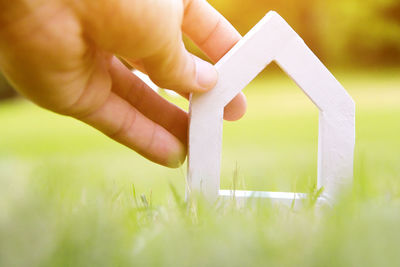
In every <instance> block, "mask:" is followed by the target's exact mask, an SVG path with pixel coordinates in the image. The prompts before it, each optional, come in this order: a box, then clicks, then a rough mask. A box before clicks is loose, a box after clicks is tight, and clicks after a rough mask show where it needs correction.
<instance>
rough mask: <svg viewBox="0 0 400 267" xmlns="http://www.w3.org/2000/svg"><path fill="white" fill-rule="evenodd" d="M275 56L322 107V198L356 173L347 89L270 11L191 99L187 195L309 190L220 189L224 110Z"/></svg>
mask: <svg viewBox="0 0 400 267" xmlns="http://www.w3.org/2000/svg"><path fill="white" fill-rule="evenodd" d="M272 61H275V62H276V63H277V64H278V65H279V66H280V67H281V68H282V69H283V70H284V71H285V72H286V73H287V74H288V75H289V76H290V77H291V78H292V79H293V80H294V81H295V82H296V84H297V85H298V86H299V87H300V88H301V89H302V90H303V92H304V93H305V94H306V95H307V96H308V97H309V98H310V99H311V101H312V102H313V103H314V104H315V105H316V106H317V107H318V109H319V138H318V181H317V186H318V188H321V187H322V186H323V187H324V190H323V193H322V195H321V196H320V199H319V200H325V201H328V202H332V201H333V200H334V199H335V197H336V195H337V193H338V192H339V191H340V190H341V188H342V187H344V186H349V185H350V184H351V182H352V176H353V153H354V144H355V104H354V102H353V100H352V98H351V97H350V96H349V94H348V93H347V92H346V90H345V89H344V88H343V87H342V86H341V85H340V83H339V82H338V81H337V80H336V79H335V78H334V77H333V75H332V74H331V73H330V72H329V71H328V70H327V69H326V67H325V66H324V65H323V64H322V63H321V62H320V60H319V59H318V58H317V57H316V56H315V55H314V54H313V53H312V51H311V50H310V49H309V48H308V47H307V45H306V44H305V43H304V42H303V40H302V39H301V38H300V37H299V36H298V35H297V34H296V32H295V31H294V30H293V29H292V28H291V27H290V26H289V25H288V24H287V23H286V21H285V20H284V19H283V18H282V17H280V16H279V15H278V14H277V13H276V12H273V11H271V12H269V13H268V14H267V15H266V16H265V17H264V18H263V19H262V20H261V21H260V22H259V23H258V24H257V25H256V26H255V27H254V28H253V29H252V30H251V31H250V32H249V33H247V34H246V36H244V37H243V38H242V39H241V40H240V41H239V42H238V43H237V44H236V45H235V46H234V47H233V48H232V49H231V50H230V51H229V52H228V53H227V54H226V55H225V56H224V57H223V58H222V59H221V60H220V61H219V62H218V63H217V64H216V65H215V67H216V69H217V71H218V73H219V79H218V82H217V84H216V86H215V88H213V89H212V90H211V91H209V92H206V93H198V94H193V95H192V97H191V100H190V124H189V151H188V174H187V183H188V187H187V196H190V194H191V193H193V192H199V193H202V194H204V195H205V197H206V198H208V199H209V200H211V201H214V200H216V198H217V197H218V196H221V197H232V196H233V195H235V197H237V198H238V197H239V198H247V197H265V198H270V199H271V200H273V201H275V200H276V201H286V202H291V201H292V200H293V199H297V198H300V199H301V198H305V197H306V194H298V193H289V192H251V191H235V192H232V191H230V190H220V162H221V147H222V125H223V111H224V107H225V105H226V104H228V103H229V102H230V101H231V100H232V99H233V97H234V96H235V95H237V94H238V93H239V92H240V91H241V90H242V89H243V88H244V87H245V86H246V85H247V84H248V83H249V82H250V81H251V80H253V79H254V78H255V77H256V76H257V75H258V74H259V73H260V72H261V71H262V70H263V69H264V68H265V67H266V66H267V65H268V64H270V63H271V62H272Z"/></svg>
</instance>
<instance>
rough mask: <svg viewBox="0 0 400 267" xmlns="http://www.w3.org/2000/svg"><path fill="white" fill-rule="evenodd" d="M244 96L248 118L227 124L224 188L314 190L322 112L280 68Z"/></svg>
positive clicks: (260, 78) (264, 75)
mask: <svg viewBox="0 0 400 267" xmlns="http://www.w3.org/2000/svg"><path fill="white" fill-rule="evenodd" d="M243 92H244V93H245V95H246V96H247V101H248V110H247V113H246V115H245V116H244V117H243V118H242V119H241V120H240V121H237V122H226V121H225V122H224V129H223V147H222V161H221V162H222V164H221V187H220V188H221V189H237V190H251V191H278V192H300V193H308V192H310V191H311V190H313V187H314V186H316V183H317V156H318V109H317V107H316V106H315V105H314V104H313V103H312V102H311V100H310V99H308V97H307V96H306V95H305V94H304V93H303V91H302V90H301V89H300V88H299V87H298V86H297V85H296V84H295V83H294V82H293V81H292V80H291V79H290V78H289V77H288V76H287V75H286V74H285V73H284V72H283V71H282V70H281V69H280V68H279V67H278V66H277V65H276V64H270V65H269V66H268V67H267V68H266V69H265V70H264V71H263V72H262V73H260V74H259V75H258V76H257V78H256V79H255V80H253V81H252V82H251V83H250V84H249V85H248V86H247V87H246V88H245V89H244V90H243Z"/></svg>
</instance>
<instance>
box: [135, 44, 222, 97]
mask: <svg viewBox="0 0 400 267" xmlns="http://www.w3.org/2000/svg"><path fill="white" fill-rule="evenodd" d="M142 63H143V67H144V69H145V70H146V72H147V74H148V75H149V77H150V78H151V80H152V81H153V82H154V83H155V84H157V85H158V86H160V87H162V88H167V89H171V90H174V91H177V92H179V93H189V92H204V91H208V90H210V89H212V88H213V87H214V86H215V84H216V83H217V79H218V74H217V71H216V69H215V67H214V66H213V65H211V64H210V63H208V62H207V61H204V60H202V59H200V58H198V57H196V56H195V55H193V54H191V53H189V52H188V51H187V50H186V48H185V46H184V44H183V42H182V40H180V39H179V40H178V41H175V42H171V44H170V45H168V46H164V47H163V48H162V49H161V50H160V51H158V52H156V53H155V54H154V55H151V56H149V57H146V58H143V59H142Z"/></svg>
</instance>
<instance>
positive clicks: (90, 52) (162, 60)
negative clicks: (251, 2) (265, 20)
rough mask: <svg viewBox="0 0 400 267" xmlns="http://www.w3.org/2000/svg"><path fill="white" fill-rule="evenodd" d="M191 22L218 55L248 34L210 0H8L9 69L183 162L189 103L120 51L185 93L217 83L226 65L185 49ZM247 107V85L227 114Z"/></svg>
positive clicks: (17, 80)
mask: <svg viewBox="0 0 400 267" xmlns="http://www.w3.org/2000/svg"><path fill="white" fill-rule="evenodd" d="M182 31H183V32H184V33H185V34H187V35H188V36H189V37H190V38H191V39H192V40H193V41H194V42H195V43H196V44H197V45H198V46H199V47H200V48H201V49H202V50H203V51H204V52H205V54H206V55H207V56H208V57H209V58H210V59H211V60H212V61H213V62H216V61H218V60H219V59H220V58H221V57H222V56H223V55H224V54H225V53H226V52H227V51H228V50H229V49H230V48H231V47H232V46H233V45H234V44H235V43H236V42H237V41H238V40H239V39H240V38H241V37H240V35H239V34H238V32H237V31H236V30H235V29H234V28H233V27H232V26H231V25H230V24H229V22H228V21H227V20H225V19H224V18H223V17H222V16H221V15H220V14H219V13H218V12H217V11H216V10H215V9H213V8H212V7H211V6H210V5H209V4H208V3H207V2H206V1H204V0H146V1H144V0H96V1H93V0H13V1H7V0H0V70H1V71H2V72H3V73H4V74H5V76H6V77H7V78H8V80H9V81H10V82H11V84H12V85H13V86H14V88H15V89H17V90H18V91H19V92H20V93H21V94H23V95H24V96H26V97H27V98H29V99H30V100H32V101H33V102H35V103H37V104H38V105H40V106H42V107H44V108H47V109H50V110H52V111H55V112H57V113H60V114H64V115H69V116H72V117H75V118H77V119H79V120H81V121H83V122H85V123H87V124H89V125H91V126H93V127H95V128H97V129H99V130H100V131H102V132H103V133H104V134H106V135H108V136H109V137H111V138H113V139H114V140H116V141H118V142H120V143H122V144H124V145H126V146H128V147H130V148H132V149H134V150H135V151H137V152H138V153H140V154H141V155H143V156H145V157H146V158H148V159H150V160H152V161H154V162H157V163H159V164H163V165H166V166H170V167H177V166H179V165H180V164H181V163H182V162H183V161H184V158H185V155H186V143H187V127H188V115H187V113H186V112H184V111H183V110H181V109H179V108H178V107H176V106H175V105H173V104H171V103H169V102H168V101H166V100H165V99H163V98H162V97H160V96H159V95H158V94H157V93H155V92H154V91H152V90H151V89H150V88H148V87H147V86H146V85H145V84H144V83H143V82H142V81H141V80H140V79H138V78H137V77H136V76H135V75H134V74H132V73H131V72H130V70H129V69H128V68H126V67H125V66H124V65H123V64H122V63H121V62H120V60H119V59H117V58H116V57H115V56H118V57H120V58H123V59H125V60H126V61H127V62H129V63H130V64H131V65H132V66H134V67H135V68H138V69H140V70H142V71H144V72H146V73H147V74H148V75H149V76H150V78H151V79H152V80H153V81H154V82H155V83H156V84H157V85H158V86H160V87H163V88H168V89H172V90H175V91H177V92H178V93H180V94H182V95H185V94H186V95H187V94H188V93H190V92H201V91H207V90H210V89H211V88H213V87H214V85H215V83H216V80H217V73H216V70H215V69H214V67H213V66H212V65H211V64H209V63H207V62H205V61H203V60H201V59H199V58H197V57H195V56H193V55H192V54H190V53H189V52H188V51H187V50H186V49H185V47H184V45H183V42H182ZM245 109H246V100H245V98H244V96H243V95H242V94H240V95H238V96H237V97H236V98H235V99H234V100H232V102H231V103H230V104H229V105H228V106H227V107H226V108H225V119H228V120H235V119H238V118H240V117H241V116H242V115H243V114H244V112H245Z"/></svg>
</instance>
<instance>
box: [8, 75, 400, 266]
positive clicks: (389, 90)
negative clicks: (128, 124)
mask: <svg viewBox="0 0 400 267" xmlns="http://www.w3.org/2000/svg"><path fill="white" fill-rule="evenodd" d="M398 73H399V70H388V71H385V72H379V71H376V72H368V73H347V72H341V73H340V72H339V73H335V74H336V75H337V77H338V79H339V80H340V81H341V82H342V84H343V85H344V86H345V88H346V89H348V91H349V93H350V94H351V95H352V96H353V98H354V100H355V101H356V104H357V122H356V123H357V144H356V154H355V155H356V162H355V182H354V190H353V192H351V193H350V194H349V195H346V196H343V200H342V201H341V202H340V203H339V204H338V205H337V206H336V207H335V208H333V209H326V210H322V211H321V212H320V213H318V214H315V213H314V212H313V209H312V208H310V207H309V205H305V207H304V208H303V209H301V210H299V211H292V210H290V209H289V208H286V207H282V206H278V207H277V206H271V205H269V204H268V203H258V202H251V203H249V205H247V206H246V207H241V208H239V207H236V206H235V205H233V203H229V202H228V203H223V204H221V205H219V206H217V207H209V206H207V204H205V203H203V202H202V201H200V202H199V203H192V204H191V205H186V204H184V202H183V198H184V184H185V182H184V178H185V167H182V168H181V169H176V170H171V169H166V168H163V167H160V166H157V165H154V164H152V163H150V162H147V161H146V160H144V159H142V158H140V157H139V156H137V155H136V154H135V153H134V152H132V151H130V150H129V149H127V148H124V147H122V146H121V145H119V144H117V143H114V142H112V141H110V140H108V139H107V138H106V137H104V136H103V135H102V134H100V133H97V132H96V131H95V130H93V129H91V128H89V127H87V126H86V125H84V124H82V123H80V122H77V121H75V120H73V119H70V118H66V117H61V116H59V115H56V114H53V113H50V112H47V111H44V110H42V109H39V108H37V107H35V106H34V105H32V104H30V103H28V102H26V101H23V100H16V101H9V102H4V103H1V104H0V123H1V124H0V265H1V266H125V265H138V266H152V265H158V266H159V265H164V266H225V265H226V266H228V265H229V266H249V265H250V266H251V265H267V264H272V266H277V265H278V266H298V265H301V266H358V265H364V266H400V253H399V243H400V232H399V231H398V228H399V225H400V153H399V151H400V138H399V136H400V75H398ZM245 92H246V94H247V96H248V102H249V110H248V113H247V115H246V116H245V118H244V119H242V120H241V121H240V122H235V123H232V122H229V123H228V122H227V123H225V128H224V149H223V166H222V177H223V178H222V182H221V183H222V187H224V188H230V187H231V184H232V177H233V176H234V175H236V176H238V178H239V181H240V187H241V188H246V189H251V190H270V191H273V190H282V191H288V190H294V191H301V192H309V191H310V190H311V188H312V187H313V185H314V184H315V182H316V159H317V117H318V113H317V110H316V108H314V106H313V105H312V104H311V102H310V101H309V100H308V99H307V98H306V97H305V96H304V95H303V94H302V93H301V91H300V90H299V89H297V88H296V86H295V85H294V84H293V83H292V82H291V81H289V79H288V78H286V77H283V76H281V75H275V74H274V75H272V74H271V75H269V74H266V75H265V76H263V78H260V79H257V80H256V81H254V82H253V83H252V84H251V85H249V87H248V88H247V89H246V90H245ZM178 104H180V105H183V106H184V105H185V103H184V102H183V101H180V100H178Z"/></svg>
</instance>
